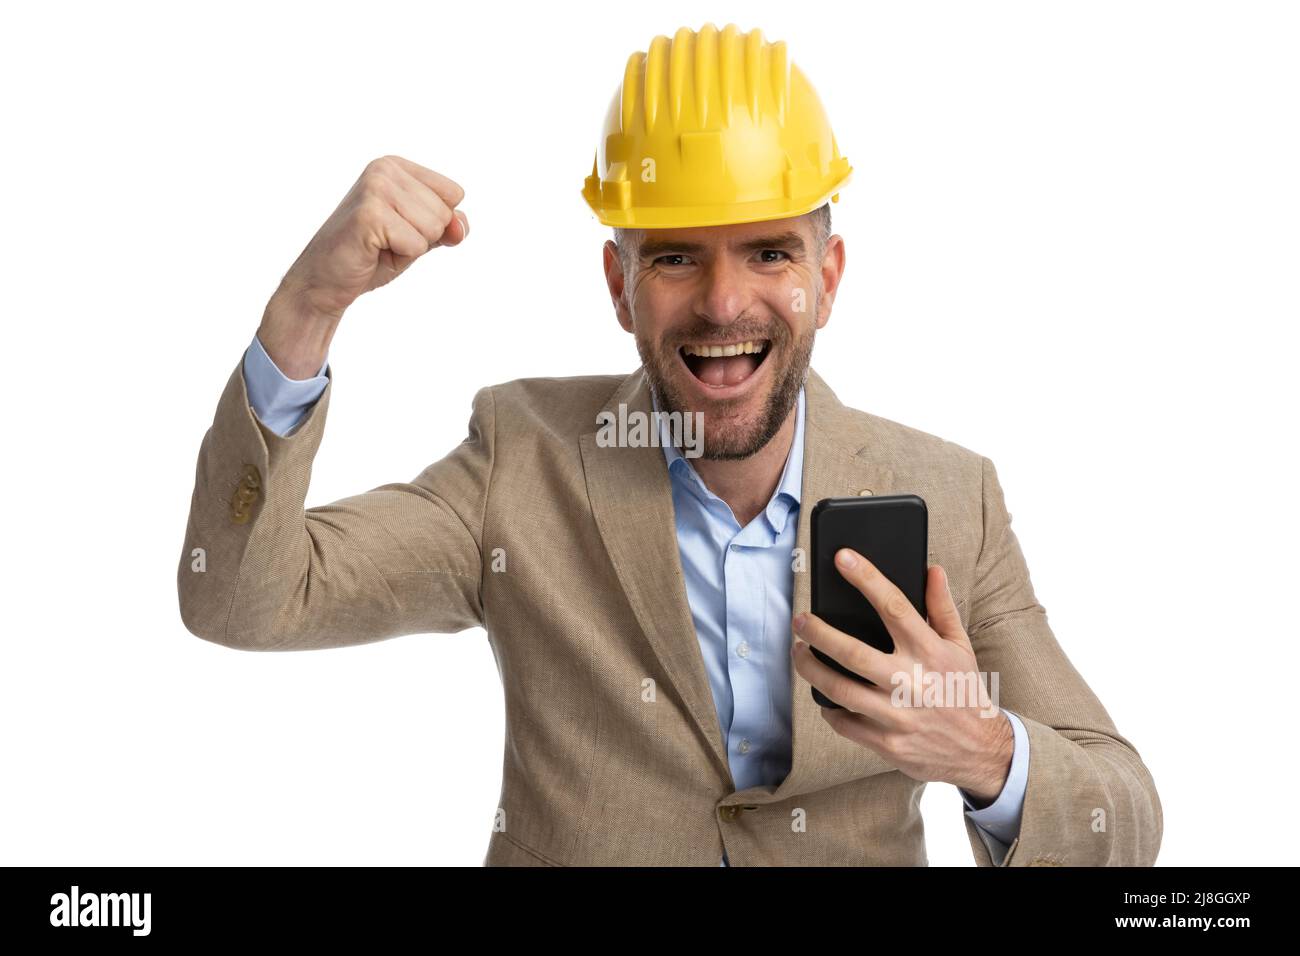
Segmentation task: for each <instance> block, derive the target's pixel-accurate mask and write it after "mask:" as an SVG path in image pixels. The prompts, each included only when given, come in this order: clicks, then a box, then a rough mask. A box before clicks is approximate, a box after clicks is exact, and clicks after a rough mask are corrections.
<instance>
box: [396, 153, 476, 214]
mask: <svg viewBox="0 0 1300 956" xmlns="http://www.w3.org/2000/svg"><path fill="white" fill-rule="evenodd" d="M389 158H390V159H392V160H393V161H394V162H395V163H397V165H398V166H400V167H401V168H402V169H403V170H405V171H406V172H407V173H409V174H410V175H411V176H413V177H415V178H416V179H418V180H419V181H420V182H422V183H424V185H426V186H428V187H429V188H430V189H432V190H433V191H434V192H436V193H437V194H438V195H439V196H440V197H441V198H442V201H443V202H445V203H446V204H447V205H448V206H456V205H459V204H460V201H461V200H462V199H464V198H465V190H464V189H463V188H461V185H460V183H458V182H456V181H455V180H454V179H449V178H448V177H446V176H444V175H443V174H442V173H439V172H434V171H433V170H432V169H428V168H426V167H424V166H421V165H420V164H419V163H413V162H411V161H410V160H409V159H403V158H402V157H401V156H390V157H389Z"/></svg>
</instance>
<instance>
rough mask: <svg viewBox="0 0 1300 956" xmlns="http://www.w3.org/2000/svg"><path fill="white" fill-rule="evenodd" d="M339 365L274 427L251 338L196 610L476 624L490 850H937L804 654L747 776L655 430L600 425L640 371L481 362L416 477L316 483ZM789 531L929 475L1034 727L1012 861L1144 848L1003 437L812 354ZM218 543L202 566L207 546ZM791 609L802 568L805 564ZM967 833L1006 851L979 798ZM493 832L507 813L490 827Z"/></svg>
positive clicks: (227, 405) (236, 619)
mask: <svg viewBox="0 0 1300 956" xmlns="http://www.w3.org/2000/svg"><path fill="white" fill-rule="evenodd" d="M332 388H333V381H332V378H331V382H330V384H329V385H327V386H326V388H325V391H324V394H323V395H322V396H321V398H320V400H319V401H318V402H317V404H316V405H315V406H314V407H313V409H312V411H311V412H310V413H309V415H308V416H307V418H306V419H305V420H304V421H303V423H302V424H301V425H300V426H299V427H298V428H297V430H296V431H294V432H293V433H291V434H290V435H289V436H287V437H280V436H277V435H276V434H275V433H274V432H271V431H270V430H269V429H267V428H266V427H265V426H263V425H262V424H261V423H260V422H259V421H258V419H257V417H256V416H255V415H254V414H253V412H252V410H251V409H250V407H249V404H248V396H247V392H246V391H245V386H244V379H243V375H242V373H241V368H240V366H239V365H236V367H235V369H234V371H233V372H232V373H231V376H230V379H229V382H228V383H227V385H226V388H225V391H224V393H223V394H222V396H221V399H220V401H219V403H218V405H217V410H216V415H215V418H214V420H213V423H212V427H211V428H210V429H209V430H208V432H207V434H206V436H205V437H204V439H203V443H202V446H201V448H200V451H199V456H198V468H197V474H196V477H195V485H194V493H193V498H192V503H191V508H190V514H189V522H188V527H187V529H186V533H185V545H184V548H183V550H182V553H181V558H180V565H179V568H178V576H177V585H178V590H179V597H180V612H181V618H182V620H183V621H184V624H185V626H186V628H188V630H189V631H190V632H192V633H193V634H195V635H198V636H199V637H201V638H204V639H205V640H209V641H214V642H216V643H218V644H223V645H226V646H228V647H233V648H240V649H244V650H298V649H315V648H329V647H339V646H342V645H346V644H361V643H366V642H370V641H377V640H381V639H384V638H389V637H394V636H397V635H400V634H412V633H426V632H454V631H462V630H465V629H466V628H473V627H483V628H485V629H486V632H487V637H488V641H489V643H490V644H491V647H492V650H493V653H494V654H495V657H496V662H497V665H498V668H499V670H500V674H501V681H502V684H503V685H504V690H505V704H506V727H507V733H506V742H505V754H504V767H503V780H502V787H501V798H500V806H499V808H497V809H496V812H495V813H494V812H493V810H492V808H484V834H485V836H488V845H487V856H486V858H485V861H484V862H485V864H486V865H489V866H492V865H519V864H523V865H530V866H538V865H550V866H565V865H623V864H648V865H660V864H662V865H698V866H714V867H716V866H717V865H718V863H719V860H720V859H721V857H722V853H723V850H724V848H725V850H726V853H727V856H728V858H729V861H730V863H731V864H732V865H734V866H762V865H831V866H863V865H869V866H875V865H925V864H926V863H927V862H928V861H927V858H926V850H925V838H924V830H923V824H922V819H921V814H920V811H919V805H920V800H921V793H922V791H923V790H924V788H925V784H924V783H922V782H918V781H916V780H913V779H911V778H910V777H907V776H905V775H904V774H903V773H901V772H900V771H898V770H895V769H894V768H893V767H891V766H890V765H889V764H888V763H887V762H886V761H885V760H884V759H883V758H881V757H880V756H878V755H876V754H875V753H874V752H873V751H871V750H869V749H867V748H865V747H863V746H861V745H859V744H856V743H853V742H850V741H848V740H846V739H844V738H843V737H840V736H839V735H838V734H836V733H835V732H834V731H833V730H832V729H831V728H830V726H829V725H828V724H827V723H826V722H825V721H824V720H823V719H822V717H821V715H820V710H819V708H818V706H817V704H816V703H815V702H814V700H813V699H812V696H811V694H810V691H809V685H808V683H807V682H806V681H804V680H803V678H802V677H800V676H799V675H798V673H797V672H794V673H793V680H792V685H793V686H791V688H790V694H791V697H792V703H793V708H792V711H791V713H792V715H793V724H794V726H793V728H792V744H793V766H792V769H791V771H790V774H789V776H788V777H786V779H785V780H784V781H783V782H782V783H781V784H780V786H777V787H751V788H748V789H746V790H742V791H739V792H737V791H736V789H735V786H734V783H733V780H732V777H731V773H730V770H729V769H728V765H727V755H726V750H725V748H724V742H723V736H722V733H721V730H720V728H719V726H718V720H717V716H716V711H715V708H714V703H713V697H712V692H711V690H710V686H709V681H708V678H707V676H706V672H705V669H704V663H703V659H702V657H701V652H700V647H699V643H698V639H697V637H696V634H695V628H694V625H693V622H692V618H691V613H690V609H689V607H688V604H687V595H686V588H685V583H684V579H683V576H682V571H681V565H680V561H679V558H678V550H677V540H676V533H675V528H674V520H673V505H672V498H671V494H670V490H669V478H668V471H667V467H666V463H665V461H664V455H663V450H662V449H661V448H659V447H654V446H647V447H642V448H618V447H602V446H601V445H600V444H598V443H597V441H596V432H597V430H598V428H599V424H598V420H597V415H598V413H599V412H601V411H602V410H607V411H610V412H613V413H614V414H617V413H618V407H619V404H620V403H626V405H627V410H628V411H629V412H631V411H642V412H650V411H651V409H652V406H651V403H650V393H649V389H648V386H647V380H646V377H645V374H644V372H643V371H642V370H640V369H638V370H637V371H635V372H633V373H632V374H630V375H626V376H623V375H615V376H584V377H575V378H531V379H519V380H516V381H511V382H506V383H503V384H499V385H493V386H489V387H486V388H483V389H480V390H479V391H478V392H477V393H476V394H475V396H474V400H473V414H472V416H471V417H470V420H469V433H468V435H467V436H466V437H465V439H464V440H463V441H462V442H461V443H460V444H459V445H458V446H457V447H456V448H454V449H452V451H451V452H450V453H449V454H448V455H447V456H446V457H445V458H443V459H442V460H441V461H437V462H435V463H433V464H431V465H429V466H428V467H427V468H426V469H425V470H424V471H423V472H421V473H420V474H419V475H418V476H416V477H415V478H414V479H413V480H412V481H410V482H394V483H392V484H386V485H381V486H380V487H378V488H374V489H372V490H370V491H367V492H366V493H364V494H360V495H355V496H353V497H349V498H344V499H342V500H341V501H336V502H334V503H332V504H328V505H323V506H320V507H314V508H310V509H306V510H304V507H303V506H304V501H305V498H306V494H307V486H308V481H309V479H310V476H311V466H312V459H313V457H314V455H315V453H316V449H317V447H318V446H319V444H320V441H321V436H322V434H323V431H324V428H325V418H326V414H327V412H328V409H329V400H330V393H331V390H332ZM805 418H806V424H805V445H806V447H805V449H804V466H803V493H802V501H803V506H802V507H801V508H800V509H799V528H798V539H797V541H798V544H797V546H798V547H800V548H803V549H804V553H805V554H807V553H809V552H808V546H809V535H808V519H809V515H810V514H811V512H812V508H813V505H814V504H815V503H816V502H817V501H818V500H819V499H821V498H827V497H840V496H849V495H859V494H876V495H883V494H896V493H912V494H917V495H920V496H921V497H922V498H924V499H925V501H926V504H927V506H928V511H929V522H930V531H929V533H930V540H929V551H930V554H929V558H930V563H938V564H942V565H943V566H944V568H945V570H946V571H947V572H948V575H949V579H950V582H951V587H952V590H953V594H954V597H955V598H956V601H957V606H958V610H959V611H960V614H961V618H962V621H963V623H964V624H965V625H966V628H967V631H968V633H969V634H970V637H971V641H972V643H973V645H974V648H975V651H976V654H977V657H978V662H979V667H980V670H981V671H985V672H992V671H997V672H999V674H1000V678H999V679H1000V686H999V688H998V690H999V694H1000V701H999V703H1000V704H1001V705H1002V706H1003V707H1005V708H1006V709H1008V710H1012V711H1014V712H1016V713H1017V714H1019V715H1020V716H1021V717H1022V718H1023V720H1024V724H1025V727H1026V728H1027V730H1028V733H1029V742H1030V762H1029V776H1028V787H1027V791H1026V794H1025V802H1024V814H1023V819H1022V822H1021V827H1020V835H1019V838H1018V839H1017V840H1016V841H1015V843H1013V844H1012V845H1011V847H1010V851H1009V852H1008V854H1007V856H1006V858H1005V860H1004V861H1003V865H1017V866H1018V865H1027V866H1035V865H1062V864H1063V865H1116V864H1123V865H1149V864H1151V863H1153V862H1154V860H1155V858H1156V853H1157V851H1158V850H1159V847H1160V839H1161V834H1162V830H1163V817H1162V812H1161V806H1160V801H1159V797H1158V796H1157V793H1156V788H1155V784H1154V782H1153V780H1152V777H1151V774H1150V773H1149V772H1148V770H1147V768H1146V766H1145V765H1144V764H1143V762H1142V759H1141V757H1140V756H1139V755H1138V752H1137V750H1136V749H1135V748H1134V747H1133V745H1132V744H1131V743H1129V741H1127V740H1126V739H1125V738H1123V737H1121V736H1120V735H1119V733H1118V731H1117V730H1116V728H1115V725H1114V724H1113V723H1112V722H1111V719H1110V716H1109V715H1108V714H1107V712H1106V710H1105V708H1104V707H1103V706H1102V704H1101V702H1100V701H1099V700H1098V699H1097V697H1096V696H1095V695H1094V694H1093V692H1092V691H1091V690H1090V689H1089V687H1088V685H1087V684H1086V683H1085V682H1084V680H1083V678H1082V677H1081V676H1080V675H1079V673H1078V672H1077V671H1076V670H1075V669H1074V667H1073V666H1072V665H1071V663H1070V661H1069V659H1068V658H1067V657H1066V655H1065V653H1064V652H1063V651H1062V649H1061V647H1060V645H1059V644H1058V643H1057V641H1056V639H1055V637H1054V636H1053V633H1052V630H1051V628H1050V627H1049V626H1048V620H1047V615H1046V613H1045V612H1044V610H1043V607H1042V606H1041V605H1040V604H1039V603H1038V601H1037V599H1036V598H1035V596H1034V591H1033V588H1032V586H1031V584H1030V579H1029V572H1028V569H1027V568H1026V565H1025V559H1024V557H1023V556H1022V554H1021V550H1020V547H1019V544H1018V543H1017V540H1016V536H1015V534H1014V533H1013V532H1012V530H1011V526H1010V524H1011V515H1010V514H1008V512H1007V509H1006V506H1005V504H1004V501H1003V494H1002V489H1001V487H1000V485H999V484H998V477H997V473H996V471H995V470H994V467H993V464H992V462H991V461H990V460H989V459H988V458H985V457H983V456H981V455H979V454H977V453H975V452H972V451H969V450H967V449H966V448H963V447H961V446H959V445H956V444H953V443H952V442H948V441H944V440H943V439H940V438H937V437H935V436H933V435H929V434H926V433H925V432H921V431H918V430H916V429H913V428H909V427H907V426H904V425H901V424H898V423H896V422H893V421H890V420H888V419H884V418H880V417H877V416H875V415H871V414H867V413H865V412H861V411H857V410H855V409H852V408H848V407H846V406H844V405H843V404H841V403H840V401H839V400H838V399H837V398H836V397H835V394H834V393H833V392H832V391H831V389H830V388H829V387H828V386H827V385H826V383H825V382H824V381H823V380H822V378H821V377H820V376H819V375H818V374H817V373H816V372H815V371H810V373H809V376H808V380H807V385H806V410H805ZM199 548H201V549H203V552H202V559H203V560H202V567H203V570H202V571H199V570H195V569H196V567H198V566H199V563H198V561H197V558H198V557H199V553H198V552H196V550H195V549H199ZM794 583H795V588H794V601H793V603H794V611H795V613H798V612H799V611H801V610H807V609H808V603H809V575H808V574H807V572H796V573H795V582H794ZM966 829H967V833H968V836H969V839H970V847H971V852H972V853H973V854H974V856H975V860H976V862H977V863H978V864H979V865H981V866H991V865H993V863H992V859H991V857H990V855H989V852H988V849H987V848H986V847H985V845H984V843H983V841H982V840H981V839H980V838H979V835H978V831H977V830H976V828H975V826H974V824H972V823H971V822H970V821H969V820H966ZM489 834H490V835H489Z"/></svg>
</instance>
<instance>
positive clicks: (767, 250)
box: [760, 249, 790, 262]
mask: <svg viewBox="0 0 1300 956" xmlns="http://www.w3.org/2000/svg"><path fill="white" fill-rule="evenodd" d="M769 252H774V253H776V254H777V255H778V256H785V257H786V258H787V259H789V258H790V253H788V252H786V251H785V250H784V249H764V250H763V251H762V252H761V253H760V255H764V256H765V255H767V254H768V253H769ZM763 261H764V262H780V261H781V260H780V259H764V260H763Z"/></svg>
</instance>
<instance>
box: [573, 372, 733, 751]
mask: <svg viewBox="0 0 1300 956" xmlns="http://www.w3.org/2000/svg"><path fill="white" fill-rule="evenodd" d="M620 405H621V406H623V411H622V412H621V413H620V411H619V407H620ZM603 410H604V411H607V412H609V413H611V414H612V415H613V416H614V418H615V420H616V421H617V420H621V418H622V417H624V416H631V415H633V413H635V412H640V413H644V415H645V416H646V418H645V420H646V421H647V422H648V423H651V424H652V423H653V420H652V417H651V413H652V412H653V411H654V406H653V405H652V404H651V401H650V386H649V380H648V379H647V377H646V374H645V370H644V369H638V370H637V371H635V372H633V373H632V374H631V375H629V376H628V377H627V378H626V379H624V380H623V383H622V384H621V385H620V386H619V387H618V389H617V391H615V392H614V394H613V395H612V396H610V398H609V400H608V401H607V402H606V404H605V406H604V409H603ZM629 420H634V419H629ZM649 427H650V425H649V424H648V425H647V429H649ZM599 430H600V429H599V425H598V423H597V422H595V421H593V422H592V429H591V431H590V432H587V433H585V434H583V435H582V436H581V438H580V443H581V450H582V464H583V469H584V471H585V472H586V478H587V495H588V497H589V499H590V501H591V510H592V514H593V515H594V517H595V519H596V527H597V529H598V530H599V531H600V535H601V538H602V540H603V541H604V542H605V549H606V551H608V552H609V558H610V561H611V563H612V564H613V566H614V571H615V573H616V574H617V575H618V579H619V581H620V582H621V583H622V585H623V591H624V592H625V593H626V595H627V599H628V603H629V604H630V605H631V606H632V611H633V613H634V614H635V615H636V619H637V622H638V623H639V624H640V625H641V629H642V630H643V631H644V632H645V635H646V637H647V638H648V639H649V641H650V644H651V645H652V647H653V648H654V652H655V654H656V656H657V657H658V658H659V663H660V664H661V665H662V667H663V669H664V673H665V674H667V675H668V678H669V680H670V681H671V682H672V685H673V689H674V690H675V691H676V692H677V693H678V694H679V695H680V696H681V699H682V702H683V704H684V705H685V707H686V710H687V712H688V713H689V714H690V715H691V717H692V719H693V720H694V722H695V724H696V726H697V727H698V728H699V731H700V734H701V735H702V737H703V738H704V739H705V740H707V741H708V742H709V744H710V747H711V748H712V752H713V757H714V759H715V760H716V761H717V763H718V765H719V768H720V769H721V770H722V772H723V773H724V774H725V775H729V774H730V773H731V770H730V767H729V765H728V763H727V752H726V746H725V744H724V743H723V739H722V728H721V727H719V726H718V713H717V709H716V707H715V706H714V702H713V689H712V688H711V687H710V686H709V676H708V673H707V672H706V671H705V669H704V658H703V656H702V654H701V652H700V645H699V638H698V637H696V634H695V619H694V618H693V617H692V616H691V609H690V603H689V599H688V597H687V594H686V578H685V576H684V575H683V574H682V565H681V558H680V556H679V554H678V549H677V525H676V522H675V519H674V515H673V496H672V486H671V484H670V479H669V476H668V463H667V461H666V460H665V459H664V451H663V448H662V447H660V446H659V445H658V444H655V445H649V444H645V445H642V446H641V447H617V446H612V447H601V445H600V444H598V442H597V435H598V432H599ZM649 434H651V433H650V432H649V431H647V435H649Z"/></svg>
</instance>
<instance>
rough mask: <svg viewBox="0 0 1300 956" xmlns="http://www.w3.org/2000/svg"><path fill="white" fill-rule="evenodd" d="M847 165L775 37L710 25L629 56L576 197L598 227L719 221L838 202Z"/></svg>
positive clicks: (811, 93) (817, 103)
mask: <svg viewBox="0 0 1300 956" xmlns="http://www.w3.org/2000/svg"><path fill="white" fill-rule="evenodd" d="M851 172H852V167H851V166H849V161H848V160H847V159H845V158H844V157H843V156H841V155H840V151H839V146H838V145H837V144H836V142H835V136H834V134H832V133H831V127H830V122H829V121H828V120H827V118H826V111H825V110H824V109H823V108H822V104H821V100H820V99H819V98H818V96H817V91H816V90H814V89H813V87H812V84H811V83H809V82H808V79H807V77H805V76H804V74H803V71H801V70H800V69H799V67H798V66H796V65H795V64H793V63H791V62H790V60H789V58H788V56H787V54H786V46H785V41H784V40H780V41H777V42H775V43H768V42H766V41H765V40H764V39H763V34H762V31H760V30H757V29H755V30H751V31H750V32H748V33H741V32H740V30H739V29H738V28H737V27H736V25H735V24H734V23H729V24H727V26H726V27H725V28H724V29H723V30H722V32H720V33H719V32H718V28H717V27H716V26H714V25H713V24H712V23H708V24H705V25H704V26H703V27H701V28H700V30H699V32H698V33H697V32H695V31H693V30H690V29H688V28H687V27H682V28H681V29H680V30H678V31H677V32H676V33H675V34H674V35H673V38H672V39H671V40H669V39H668V37H666V36H657V37H655V38H654V39H653V40H652V41H651V42H650V52H649V53H646V52H643V51H637V52H635V53H633V54H632V55H631V56H629V57H628V60H627V67H626V69H625V70H624V72H623V83H622V85H621V86H620V87H619V89H618V90H617V91H616V92H615V93H614V98H613V100H612V101H611V102H610V104H609V112H608V113H607V114H606V116H605V128H604V132H603V134H602V136H601V139H600V144H599V145H598V146H597V149H596V158H595V160H594V161H593V163H592V167H591V175H590V176H588V177H587V179H586V182H585V184H584V185H583V189H582V195H583V198H584V199H586V200H587V204H588V205H589V206H590V207H591V208H592V210H593V211H594V212H595V213H596V218H597V219H599V220H600V221H601V222H602V223H604V224H605V225H607V226H622V227H626V228H629V229H664V228H681V227H689V226H717V225H726V224H729V223H740V222H758V221H760V220H764V219H786V218H791V217H794V216H801V215H803V214H804V213H806V212H811V211H812V210H814V209H817V208H818V207H819V206H821V205H822V204H823V203H825V202H826V200H827V199H828V198H829V199H830V200H831V201H832V202H839V198H840V197H839V189H840V187H841V186H843V185H844V184H845V183H846V182H848V179H849V175H850V173H851Z"/></svg>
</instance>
